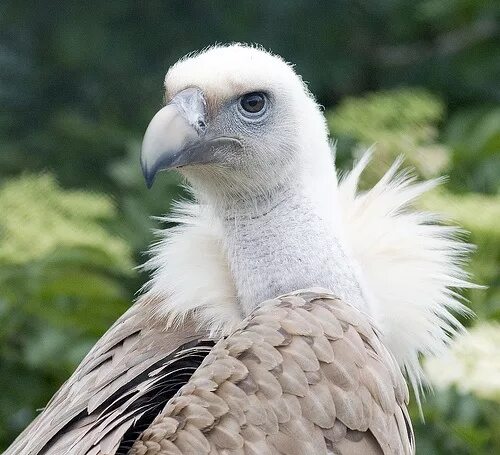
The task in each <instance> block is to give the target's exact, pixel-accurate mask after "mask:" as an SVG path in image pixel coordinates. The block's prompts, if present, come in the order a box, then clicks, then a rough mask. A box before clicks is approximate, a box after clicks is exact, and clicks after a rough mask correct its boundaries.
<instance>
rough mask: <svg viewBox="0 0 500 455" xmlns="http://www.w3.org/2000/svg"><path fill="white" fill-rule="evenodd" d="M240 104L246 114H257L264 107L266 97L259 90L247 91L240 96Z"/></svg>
mask: <svg viewBox="0 0 500 455" xmlns="http://www.w3.org/2000/svg"><path fill="white" fill-rule="evenodd" d="M240 106H241V107H242V109H243V110H244V111H245V112H246V113H248V114H258V113H259V112H261V111H263V110H264V108H265V107H266V97H265V95H264V94H263V93H260V92H252V93H247V94H246V95H243V96H242V97H241V98H240Z"/></svg>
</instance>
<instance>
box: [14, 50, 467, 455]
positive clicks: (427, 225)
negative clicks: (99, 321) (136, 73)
mask: <svg viewBox="0 0 500 455" xmlns="http://www.w3.org/2000/svg"><path fill="white" fill-rule="evenodd" d="M165 89H166V94H165V99H166V105H165V107H163V108H162V109H161V110H160V111H159V112H158V113H157V114H156V115H155V116H154V118H153V119H152V121H151V123H150V125H149V126H148V128H147V131H146V133H145V136H144V141H143V145H142V152H141V163H142V168H143V172H144V175H145V178H146V182H147V184H148V186H151V185H152V183H153V180H154V178H155V176H156V175H157V173H158V172H159V171H161V170H166V169H173V168H175V169H177V170H178V171H179V172H180V173H181V174H182V175H183V176H184V177H185V178H186V180H187V182H188V184H189V187H190V189H191V192H192V195H193V201H192V202H183V203H181V204H179V205H178V206H177V207H176V209H175V212H174V215H173V216H172V217H171V218H169V220H170V221H174V222H175V223H177V226H176V227H174V228H172V229H168V230H166V231H165V232H164V233H163V237H162V238H161V239H160V241H159V242H158V243H157V244H156V245H155V246H154V247H153V248H152V259H151V260H149V262H147V264H146V268H147V269H148V270H150V271H151V272H152V277H151V281H150V282H149V284H148V285H147V286H146V287H145V289H144V290H143V293H142V296H141V297H140V298H139V299H138V301H137V302H136V303H135V304H134V305H133V306H132V307H131V308H130V309H129V310H128V311H127V312H126V313H125V314H124V315H123V316H122V317H121V318H120V319H118V321H117V322H116V323H115V324H114V325H113V326H112V327H111V328H110V329H109V331H108V332H107V333H106V334H105V335H104V336H103V337H102V338H101V339H100V340H99V342H98V343H97V344H96V345H95V346H94V348H93V349H92V350H91V351H90V353H89V354H88V355H87V356H86V357H85V359H84V360H83V361H82V363H81V364H80V366H79V367H78V368H77V370H76V371H75V373H74V374H73V375H72V376H71V378H70V379H69V380H68V381H67V382H66V383H65V384H64V385H63V386H62V387H61V389H60V390H59V391H58V392H57V393H56V394H55V395H54V397H53V398H52V400H51V401H50V402H49V403H48V405H47V406H46V408H45V409H44V410H43V412H41V414H40V415H39V416H38V417H37V418H36V419H35V421H34V422H33V423H32V424H31V425H30V426H29V427H28V428H27V429H26V430H25V431H24V432H23V433H22V434H21V435H20V436H19V437H18V439H17V440H16V441H15V442H14V444H13V445H12V446H11V447H10V448H9V449H8V450H7V452H6V454H8V455H12V454H23V455H35V454H51V455H52V454H75V455H80V454H89V455H90V454H91V455H97V454H125V453H131V454H137V455H139V454H140V455H145V454H148V455H159V454H164V455H166V454H172V455H173V454H176V455H179V454H209V453H210V454H217V453H219V454H254V455H257V454H326V453H333V454H342V455H346V454H361V453H363V454H368V455H369V454H382V453H383V454H411V453H413V452H414V450H415V449H414V447H415V445H414V440H413V433H412V428H411V423H410V421H409V417H408V414H407V410H406V404H407V402H408V389H407V386H406V383H405V381H404V379H403V375H402V374H403V373H405V374H406V375H407V378H408V379H409V381H410V382H411V384H412V385H413V387H414V390H415V391H416V392H417V399H418V391H419V389H420V387H421V384H422V380H423V375H422V371H421V369H420V366H419V356H420V354H425V355H432V354H436V353H437V352H439V351H441V350H442V349H444V348H445V347H446V345H447V342H448V340H449V338H450V336H452V335H453V334H455V333H456V332H457V331H460V330H462V327H461V326H460V324H459V322H458V321H457V320H456V319H455V317H454V316H453V315H452V312H456V311H458V312H461V311H464V307H463V306H462V304H461V303H459V301H458V300H457V294H456V289H457V288H461V287H468V286H470V284H469V283H468V280H467V276H466V274H465V273H464V272H463V270H462V268H461V264H462V263H463V259H464V255H466V253H467V251H468V248H467V246H466V245H464V244H461V243H459V242H458V241H457V240H456V239H455V233H456V231H455V230H454V229H451V228H447V227H443V226H441V225H439V224H437V223H436V222H435V221H436V217H434V216H432V215H430V214H428V213H422V212H418V211H414V210H413V211H412V210H411V207H410V206H411V204H412V203H413V202H414V200H415V199H417V198H418V197H419V196H421V195H422V194H423V193H425V192H426V191H427V190H429V189H430V188H432V187H434V186H435V185H436V182H435V181H431V182H424V183H416V182H415V181H414V179H413V178H412V177H411V175H409V174H408V173H404V172H399V171H398V166H399V163H395V164H394V165H393V166H392V167H391V168H390V169H389V171H388V172H387V173H386V175H385V176H384V177H383V178H382V179H381V180H380V181H379V182H378V183H377V184H376V185H375V186H374V187H373V188H372V189H370V190H368V191H366V192H360V191H359V190H358V180H359V178H360V174H361V173H362V171H363V169H364V168H365V167H366V166H367V164H368V162H369V159H370V158H369V154H366V155H365V156H364V157H363V158H362V159H361V160H360V161H359V163H358V164H357V165H356V166H355V167H354V169H353V170H352V171H351V172H350V173H349V174H348V175H346V176H345V177H344V178H343V179H341V180H340V182H338V179H337V174H336V172H335V166H334V160H333V156H332V150H331V144H330V142H329V139H328V131H327V127H326V123H325V119H324V116H323V114H322V110H321V109H320V107H319V106H318V105H317V104H316V102H315V100H314V98H313V96H312V95H311V93H310V92H309V91H308V89H307V87H306V85H305V84H304V82H303V81H302V79H301V78H300V77H299V76H298V75H297V74H296V73H295V72H294V69H293V67H292V66H291V65H289V64H287V63H286V62H285V61H284V60H282V59H281V58H280V57H278V56H276V55H273V54H271V53H268V52H266V51H264V50H262V49H260V48H256V47H250V46H245V45H240V44H234V45H228V46H215V47H212V48H209V49H207V50H205V51H203V52H201V53H199V54H194V55H189V56H187V57H186V58H184V59H182V60H180V61H179V62H178V63H176V64H175V65H174V66H172V67H171V68H170V70H169V71H168V73H167V76H166V79H165Z"/></svg>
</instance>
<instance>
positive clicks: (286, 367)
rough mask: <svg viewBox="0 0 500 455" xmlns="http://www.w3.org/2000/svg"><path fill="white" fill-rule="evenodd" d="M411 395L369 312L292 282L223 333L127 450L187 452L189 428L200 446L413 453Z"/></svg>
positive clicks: (142, 454)
mask: <svg viewBox="0 0 500 455" xmlns="http://www.w3.org/2000/svg"><path fill="white" fill-rule="evenodd" d="M277 334H279V335H280V336H277ZM325 343H326V344H328V346H329V348H327V347H326V345H325ZM264 347H265V348H264ZM224 370H226V372H225V373H224ZM407 402H408V389H407V387H406V385H405V382H404V378H403V376H402V373H401V371H400V369H399V367H398V366H397V364H396V362H395V360H394V358H393V357H392V355H391V354H390V353H389V351H388V350H387V349H386V348H385V347H384V346H383V344H382V343H381V342H380V339H379V335H378V333H377V331H376V330H375V329H374V328H373V327H372V326H371V323H370V319H369V318H368V317H367V316H365V315H364V314H362V313H361V312H359V311H358V310H356V309H355V308H353V307H350V306H349V305H347V304H346V303H344V302H341V301H339V300H336V299H335V298H333V297H332V296H330V295H328V294H325V293H317V292H316V293H315V292H313V291H305V292H304V291H298V292H296V293H294V294H292V295H287V296H283V297H280V298H278V299H275V300H272V301H269V302H267V303H266V304H264V305H263V306H261V307H260V308H259V309H257V310H256V311H255V312H254V313H253V314H252V315H251V316H250V317H249V318H247V319H246V320H245V321H243V323H242V324H241V325H240V327H239V328H238V329H237V330H236V331H235V332H234V333H233V334H232V335H230V336H229V337H228V338H225V339H222V340H220V341H219V342H218V343H217V344H216V345H215V346H214V348H213V349H212V350H211V352H210V354H208V356H207V357H206V358H205V360H204V361H203V363H202V364H201V366H200V367H199V368H198V369H197V371H196V372H195V373H194V374H193V376H192V377H191V379H190V380H189V382H188V383H187V384H186V385H185V386H183V387H182V388H181V389H180V391H179V393H178V394H177V395H176V396H175V397H174V398H172V399H171V400H170V402H169V403H168V404H167V405H166V406H165V408H164V409H163V411H162V412H160V413H159V415H158V416H157V417H156V418H155V420H154V421H153V423H152V424H151V425H150V426H149V428H148V429H147V430H145V431H144V432H143V433H142V434H141V435H140V437H139V438H138V439H137V441H136V442H135V443H134V445H133V446H132V449H131V451H130V454H131V455H160V454H161V455H167V454H174V453H175V454H178V453H184V454H186V453H192V452H189V451H186V450H187V447H188V446H187V442H186V441H188V440H189V438H188V436H187V433H192V434H193V437H196V441H197V444H198V445H197V446H196V447H199V448H200V452H197V453H208V452H210V454H217V453H221V454H222V453H234V454H238V453H249V454H257V453H259V454H266V453H267V454H297V455H301V454H310V453H314V454H325V455H326V454H327V453H335V454H341V455H351V454H359V453H363V454H367V455H375V454H377V455H380V454H386V455H388V454H391V455H393V454H403V455H407V454H414V452H415V445H414V438H413V431H412V428H411V423H410V421H409V418H408V414H407V410H406V405H407ZM200 409H204V410H205V414H206V413H208V415H204V417H203V418H200V417H198V416H199V415H200V413H199V410H200ZM210 416H211V417H210ZM201 439H203V440H204V441H206V442H205V443H202V441H201ZM163 441H165V442H166V443H167V442H168V449H160V446H161V444H162V442H163ZM152 442H154V444H153V443H152ZM191 445H192V444H191ZM181 446H182V447H181ZM192 446H193V445H192ZM165 447H166V446H165ZM193 447H194V446H193ZM201 448H203V450H204V451H201ZM207 448H209V450H208V449H207ZM207 450H208V451H207Z"/></svg>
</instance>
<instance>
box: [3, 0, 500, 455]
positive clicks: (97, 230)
mask: <svg viewBox="0 0 500 455" xmlns="http://www.w3.org/2000/svg"><path fill="white" fill-rule="evenodd" d="M499 19H500V3H499V2H498V1H496V0H425V1H421V0H419V1H409V0H378V1H370V0H357V1H356V0H336V1H326V0H323V1H321V0H318V1H306V0H289V1H286V2H285V1H269V0H268V1H263V0H259V1H252V2H249V1H238V2H236V1H215V2H208V1H186V0H183V1H159V0H151V1H132V0H107V1H96V0H88V1H76V0H65V1H55V0H52V1H50V0H48V1H45V2H39V1H29V0H3V1H2V2H0V390H1V391H2V393H1V394H0V449H2V448H5V447H6V446H7V445H8V444H9V443H10V442H11V441H12V440H13V438H14V437H15V436H16V435H17V434H18V433H19V432H20V431H21V430H22V429H23V428H24V427H25V426H26V425H27V423H28V422H29V421H31V420H32V419H33V417H34V416H35V414H36V409H37V408H40V407H43V406H44V404H45V403H46V402H47V400H48V399H49V398H50V396H51V395H52V394H53V393H54V391H55V390H56V389H57V388H58V387H59V386H60V385H61V383H62V382H63V381H64V380H65V379H66V378H67V377H68V375H69V374H70V373H71V372H72V370H73V369H74V368H75V366H76V365H77V364H78V362H79V361H80V360H81V358H82V357H83V355H84V354H85V353H86V352H87V351H88V349H89V348H90V347H91V346H92V344H93V343H94V342H95V341H96V340H97V338H98V337H99V336H100V335H101V334H102V333H103V332H104V331H105V330H106V328H107V327H108V326H109V325H110V324H111V323H112V322H113V321H114V320H115V319H116V317H117V316H118V315H119V314H121V313H122V312H123V311H124V310H125V309H126V308H127V307H128V306H129V305H130V302H131V301H132V300H133V298H134V292H135V291H136V290H137V289H138V288H139V287H140V285H141V284H142V283H143V282H144V281H145V279H146V277H145V276H144V275H143V274H141V273H140V272H138V271H137V270H134V269H133V267H134V265H137V264H139V263H141V262H142V261H143V260H144V257H143V255H142V252H143V251H144V250H145V249H146V247H147V245H148V243H149V242H150V241H151V240H152V233H151V228H153V227H157V223H156V222H155V221H154V220H152V219H151V218H149V217H150V215H160V214H163V213H165V212H166V211H168V209H169V205H170V202H171V200H172V198H173V197H176V196H177V195H178V194H179V189H178V187H177V183H178V182H177V180H176V177H174V176H172V175H162V176H161V178H159V179H158V184H157V185H155V187H154V189H152V190H151V191H149V192H148V191H146V189H145V187H144V184H143V182H142V178H141V175H140V171H139V165H138V152H139V144H140V140H141V137H142V133H143V131H144V129H145V127H146V125H147V123H148V121H149V119H150V118H151V117H152V115H153V114H154V112H155V111H156V110H157V109H158V108H159V107H160V106H161V102H162V81H163V77H164V73H165V72H166V70H167V68H168V67H169V65H171V64H172V63H174V62H175V61H176V60H177V59H178V58H179V57H181V56H183V55H184V54H186V53H187V52H190V51H192V50H196V49H201V48H203V47H205V46H208V45H210V44H213V43H216V42H230V41H244V42H255V43H259V44H261V45H263V46H264V47H266V48H270V49H272V50H273V51H274V52H276V53H279V54H281V55H282V56H283V57H285V58H286V59H287V60H289V61H292V62H294V63H295V64H296V68H297V71H298V72H299V73H300V74H302V75H303V77H304V79H305V80H307V81H308V82H309V85H310V88H311V90H312V91H313V92H314V93H315V94H316V95H317V97H318V100H319V102H320V103H321V104H323V105H324V106H325V108H326V109H327V116H328V120H329V125H330V127H331V130H332V134H333V136H334V137H336V138H338V139H339V145H338V163H339V167H341V168H343V167H346V166H348V165H349V164H350V162H351V161H352V157H353V155H355V154H356V153H358V152H359V150H360V149H361V148H363V147H365V146H368V145H371V143H373V142H377V144H378V148H379V152H378V154H377V155H376V162H377V165H380V166H381V168H383V167H384V166H386V165H388V164H389V163H390V162H391V161H392V160H393V158H394V157H395V156H396V155H397V154H400V153H403V154H404V155H406V156H407V161H408V162H409V163H410V164H412V165H413V166H414V167H415V168H416V170H417V172H418V173H419V174H420V175H421V176H423V177H432V176H434V175H437V174H441V173H444V174H448V175H449V182H448V184H447V186H446V188H447V189H446V190H442V191H441V192H438V193H436V194H435V195H433V196H432V197H430V198H429V199H428V200H427V201H426V202H425V204H426V206H427V207H430V208H433V209H436V210H439V211H443V212H444V213H445V214H447V215H448V216H449V217H450V218H451V219H453V220H456V221H458V222H459V223H460V224H462V225H464V226H465V227H466V228H467V229H468V230H470V231H471V235H470V236H469V237H468V239H469V240H472V241H473V242H475V243H477V244H478V245H479V249H478V252H477V254H476V256H475V259H474V261H473V263H472V271H473V272H474V273H475V276H476V280H477V281H479V282H481V283H482V284H487V285H488V286H489V289H488V290H487V291H477V292H474V293H472V294H469V295H468V297H469V298H470V299H471V300H472V303H471V305H472V307H473V308H474V310H475V311H476V312H477V313H478V319H477V320H476V321H475V322H468V324H475V325H476V327H477V330H478V332H479V333H480V331H481V327H482V326H483V325H484V326H488V327H489V328H491V329H492V330H493V332H494V333H496V334H498V330H499V329H498V325H496V323H497V322H498V321H500V303H499V296H500V290H499V288H500V286H499V278H498V268H499V258H500V227H499V226H498V224H499V223H498V221H499V219H500V197H499V196H498V193H499V187H500V184H499V175H500V154H499V150H500V83H499V81H500V43H499V40H500V35H499V27H500V26H499ZM380 172H381V171H379V170H378V168H377V167H376V166H375V170H374V171H373V175H372V176H371V177H370V176H368V180H369V179H370V178H372V179H373V178H374V177H376V175H379V174H380ZM488 333H489V332H488ZM489 341H491V336H489V338H488V336H487V337H486V339H485V340H483V341H482V342H484V343H486V344H488V342H489ZM472 357H476V354H474V353H473V354H472ZM493 363H494V359H491V364H492V366H491V371H488V372H484V373H483V376H485V377H486V379H485V380H486V381H487V380H488V379H490V382H494V381H495V374H497V375H498V365H497V366H496V368H497V370H495V366H494V365H493ZM488 365H489V364H488ZM471 374H472V373H471ZM443 375H444V376H446V372H443ZM488 375H489V376H491V377H489V376H488ZM466 376H468V377H470V374H468V375H466ZM460 381H461V380H455V382H454V381H453V380H451V379H450V380H449V381H448V382H447V383H446V384H447V385H445V386H443V387H441V388H439V389H438V390H437V391H436V393H435V395H430V396H429V398H428V400H427V401H426V403H425V404H424V414H425V417H426V426H424V425H423V424H421V423H418V417H417V413H416V412H414V416H415V419H416V420H415V421H416V422H417V424H416V431H417V442H418V448H419V453H428V454H435V453H442V454H448V453H453V454H482V453H497V452H498V451H500V437H499V434H498V428H500V417H499V414H500V411H499V405H498V403H499V401H500V385H499V384H498V378H497V383H496V385H495V384H493V386H492V385H491V384H482V383H481V384H479V385H478V384H472V385H469V386H467V387H466V386H465V385H464V384H465V382H464V384H461V383H460ZM464 381H465V379H464ZM436 382H437V383H439V382H440V381H439V380H436ZM441 382H443V381H441ZM444 382H446V381H444ZM495 387H496V388H495ZM486 389H487V390H486ZM491 389H492V390H493V393H490V392H489V391H490V390H491ZM485 390H486V392H485ZM414 411H415V410H414Z"/></svg>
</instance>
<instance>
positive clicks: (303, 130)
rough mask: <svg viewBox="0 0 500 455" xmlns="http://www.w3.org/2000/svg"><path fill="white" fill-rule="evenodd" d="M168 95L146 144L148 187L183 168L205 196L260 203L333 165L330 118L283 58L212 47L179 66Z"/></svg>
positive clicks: (169, 83) (256, 51) (174, 68)
mask: <svg viewBox="0 0 500 455" xmlns="http://www.w3.org/2000/svg"><path fill="white" fill-rule="evenodd" d="M165 90H166V92H165V93H166V95H165V99H166V105H165V107H163V108H162V109H161V110H160V111H159V112H158V113H157V114H156V115H155V117H154V118H153V120H152V121H151V123H150V124H149V126H148V128H147V131H146V134H145V137H144V142H143V147H142V155H141V163H142V169H143V172H144V175H145V178H146V182H147V184H148V186H151V185H152V184H153V180H154V178H155V176H156V174H157V173H158V172H159V171H161V170H165V169H172V168H176V169H178V170H179V171H180V172H181V173H182V174H183V175H184V176H185V177H186V178H187V179H188V181H189V182H190V184H191V185H192V186H193V188H194V190H195V191H196V190H198V191H196V192H197V193H198V194H200V195H203V197H208V198H211V199H212V200H214V199H215V200H222V201H232V200H234V198H237V199H245V198H250V199H254V198H259V197H266V196H268V195H269V194H272V193H273V192H276V191H279V189H280V188H281V187H282V186H283V185H286V182H287V180H288V181H289V180H291V179H292V178H293V179H296V178H297V177H298V176H300V175H302V174H303V173H304V172H311V171H312V172H313V174H314V171H317V172H320V171H321V170H322V169H323V168H324V166H325V164H326V165H327V168H330V167H331V166H329V165H328V164H329V162H330V161H331V158H330V149H329V144H328V134H327V128H326V124H325V120H324V117H323V115H322V113H321V111H320V109H319V107H318V105H317V104H316V102H315V100H314V98H313V97H312V95H311V94H310V92H309V91H308V89H307V87H306V86H305V84H304V82H303V81H302V79H301V78H300V77H299V76H298V75H297V74H296V73H295V71H294V70H293V68H292V66H291V65H289V64H288V63H286V62H285V61H284V60H283V59H282V58H280V57H278V56H275V55H273V54H270V53H268V52H266V51H264V50H261V49H259V48H255V47H249V46H243V45H238V44H236V45H230V46H224V47H214V48H210V49H208V50H206V51H204V52H202V53H200V54H198V55H194V56H193V55H191V56H188V57H187V58H185V59H182V60H180V61H179V62H178V63H176V64H175V65H174V66H172V67H171V68H170V70H169V71H168V73H167V75H166V78H165ZM330 175H333V173H332V172H330Z"/></svg>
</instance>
